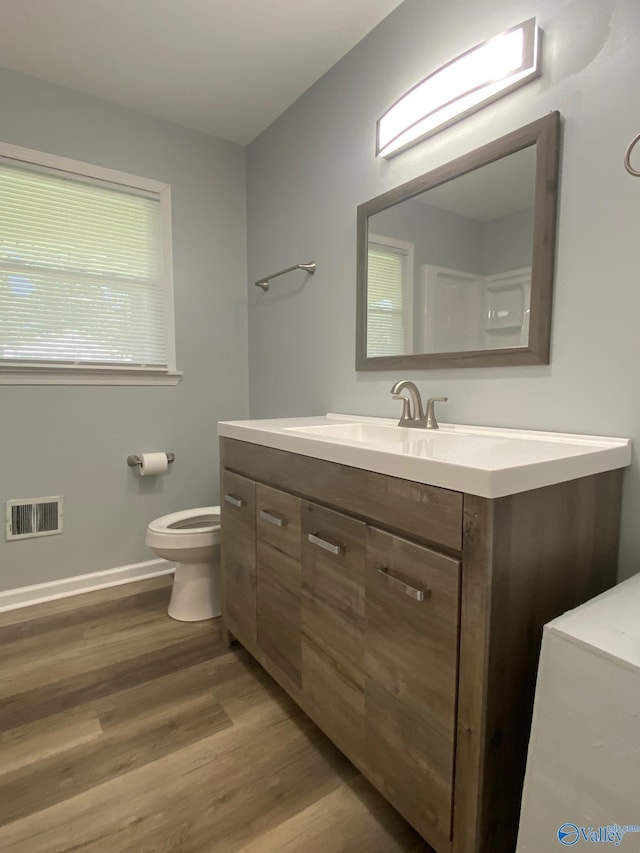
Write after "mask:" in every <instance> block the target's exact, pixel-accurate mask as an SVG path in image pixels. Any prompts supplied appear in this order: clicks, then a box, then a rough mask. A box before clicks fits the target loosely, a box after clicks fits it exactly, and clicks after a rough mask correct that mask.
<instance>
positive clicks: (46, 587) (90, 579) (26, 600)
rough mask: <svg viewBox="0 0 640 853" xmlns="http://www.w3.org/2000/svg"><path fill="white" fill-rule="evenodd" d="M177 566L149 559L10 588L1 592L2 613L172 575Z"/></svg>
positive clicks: (0, 605) (0, 606)
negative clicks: (128, 564)
mask: <svg viewBox="0 0 640 853" xmlns="http://www.w3.org/2000/svg"><path fill="white" fill-rule="evenodd" d="M174 568H175V566H174V565H173V563H168V562H167V561H166V560H147V561H146V562H145V563H133V564H132V565H130V566H118V567H117V568H115V569H106V570H105V571H103V572H93V573H92V574H89V575H78V576H77V577H74V578H64V579H63V580H59V581H49V582H47V583H37V584H34V585H33V586H23V587H20V588H19V589H8V590H6V591H5V592H0V613H3V612H4V611H5V610H15V609H17V608H18V607H30V606H31V605H32V604H42V603H44V602H45V601H54V600H55V599H56V598H68V597H69V596H71V595H80V594H81V593H83V592H92V591H93V590H96V589H106V588H107V587H109V586H120V584H123V583H132V582H133V581H141V580H145V579H146V578H155V577H158V576H159V575H168V574H171V573H172V572H173V570H174Z"/></svg>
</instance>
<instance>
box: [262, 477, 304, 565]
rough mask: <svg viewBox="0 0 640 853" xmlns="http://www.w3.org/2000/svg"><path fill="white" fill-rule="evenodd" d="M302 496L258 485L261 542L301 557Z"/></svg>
mask: <svg viewBox="0 0 640 853" xmlns="http://www.w3.org/2000/svg"><path fill="white" fill-rule="evenodd" d="M300 507H301V501H300V498H297V497H294V496H293V495H289V494H287V493H286V492H281V491H279V490H278V489H272V488H271V487H270V486H263V485H261V484H260V483H258V484H257V485H256V531H257V536H258V542H261V543H266V544H268V545H271V547H272V548H276V549H277V550H278V551H281V552H282V553H283V554H288V555H289V556H290V557H293V558H294V559H296V560H299V559H300Z"/></svg>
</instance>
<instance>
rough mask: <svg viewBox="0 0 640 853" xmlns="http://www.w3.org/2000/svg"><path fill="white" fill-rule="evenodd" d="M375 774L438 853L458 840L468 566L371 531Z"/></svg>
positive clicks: (368, 683)
mask: <svg viewBox="0 0 640 853" xmlns="http://www.w3.org/2000/svg"><path fill="white" fill-rule="evenodd" d="M365 595H366V627H365V634H364V673H365V675H364V678H365V683H364V696H365V719H366V723H365V736H366V741H367V755H366V762H367V767H368V769H369V770H370V772H371V774H372V778H373V779H374V780H375V782H376V784H377V785H378V787H379V788H380V790H381V791H382V792H383V793H384V794H385V796H387V798H388V799H389V800H390V801H391V802H392V803H393V804H394V805H395V806H396V808H397V809H398V810H399V811H400V812H401V813H402V814H403V815H404V816H405V817H406V818H407V820H409V822H410V823H412V824H413V825H414V826H415V827H416V829H417V830H418V831H419V832H420V833H421V835H423V836H424V838H426V839H427V841H429V843H430V844H432V845H433V846H434V847H436V848H437V849H440V848H442V847H444V846H445V845H446V844H448V842H449V839H450V837H451V817H452V796H453V762H454V746H455V722H456V693H457V674H458V621H459V596H460V562H459V561H458V560H456V559H452V558H451V557H446V556H444V555H442V554H438V553H436V552H435V551H432V550H431V549H429V548H425V547H423V546H421V545H416V544H415V543H413V542H409V541H407V540H405V539H402V538H400V537H397V536H392V535H391V534H389V533H386V532H384V531H382V530H378V529H376V528H374V527H367V536H366V579H365Z"/></svg>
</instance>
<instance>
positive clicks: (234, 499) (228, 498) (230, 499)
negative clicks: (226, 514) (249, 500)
mask: <svg viewBox="0 0 640 853" xmlns="http://www.w3.org/2000/svg"><path fill="white" fill-rule="evenodd" d="M224 499H225V503H228V504H231V506H235V507H238V509H240V508H241V507H243V506H244V505H245V504H246V501H245V500H244V499H243V498H239V497H238V496H237V495H231V494H226V495H225V496H224Z"/></svg>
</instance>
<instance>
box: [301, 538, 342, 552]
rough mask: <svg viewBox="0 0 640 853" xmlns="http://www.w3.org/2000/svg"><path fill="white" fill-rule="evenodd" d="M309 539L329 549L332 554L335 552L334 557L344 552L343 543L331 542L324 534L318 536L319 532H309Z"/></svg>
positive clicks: (319, 546) (326, 549) (312, 542)
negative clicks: (323, 536) (324, 537)
mask: <svg viewBox="0 0 640 853" xmlns="http://www.w3.org/2000/svg"><path fill="white" fill-rule="evenodd" d="M307 539H308V540H309V542H311V544H312V545H317V546H318V548H322V549H324V550H325V551H328V552H329V553H330V554H333V555H334V557H339V556H340V554H342V545H340V544H339V543H337V542H329V540H328V539H323V538H322V536H318V534H317V532H316V533H309V535H308V536H307Z"/></svg>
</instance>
